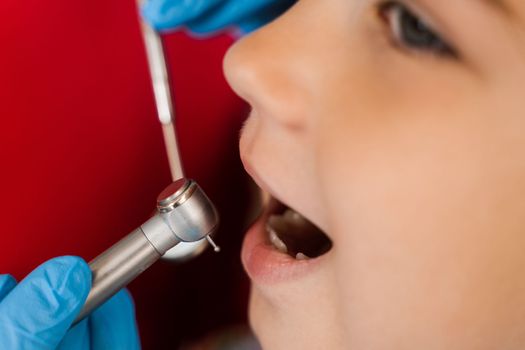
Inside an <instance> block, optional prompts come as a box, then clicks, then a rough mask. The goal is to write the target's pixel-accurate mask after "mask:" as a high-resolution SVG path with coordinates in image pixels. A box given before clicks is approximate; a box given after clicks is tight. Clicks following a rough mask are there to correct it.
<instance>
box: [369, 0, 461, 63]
mask: <svg viewBox="0 0 525 350" xmlns="http://www.w3.org/2000/svg"><path fill="white" fill-rule="evenodd" d="M379 16H380V17H381V19H382V20H383V22H384V23H385V25H386V26H387V27H388V28H389V30H390V33H391V34H390V36H391V39H392V41H393V42H394V44H396V45H397V46H400V47H403V48H406V49H408V50H411V51H417V52H426V53H430V54H434V55H437V56H440V57H452V58H457V56H458V55H457V53H456V50H455V49H454V48H453V47H452V46H451V45H449V44H448V43H447V42H446V41H445V40H444V39H442V38H441V36H440V35H439V34H437V33H435V32H434V30H433V29H432V28H431V27H430V26H429V25H428V24H426V23H425V22H424V21H423V20H422V19H421V18H420V17H418V15H416V14H414V12H412V11H411V10H410V9H409V8H408V7H407V6H405V5H403V4H402V3H401V2H399V1H387V2H384V3H382V4H381V5H380V7H379Z"/></svg>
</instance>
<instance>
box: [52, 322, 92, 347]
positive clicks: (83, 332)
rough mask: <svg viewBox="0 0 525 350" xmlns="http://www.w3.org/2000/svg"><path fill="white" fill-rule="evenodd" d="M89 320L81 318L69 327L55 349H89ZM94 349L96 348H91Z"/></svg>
mask: <svg viewBox="0 0 525 350" xmlns="http://www.w3.org/2000/svg"><path fill="white" fill-rule="evenodd" d="M89 332H90V330H89V320H88V319H87V318H85V319H83V320H82V321H80V322H79V323H77V324H76V325H75V326H74V327H73V328H71V329H69V330H68V331H67V333H66V335H65V337H64V338H63V339H62V341H61V342H60V344H59V345H58V347H57V350H90V349H92V347H91V337H90V335H89ZM93 349H96V348H93Z"/></svg>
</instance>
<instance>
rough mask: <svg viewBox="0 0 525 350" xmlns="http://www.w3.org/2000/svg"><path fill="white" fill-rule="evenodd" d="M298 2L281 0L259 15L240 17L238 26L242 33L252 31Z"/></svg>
mask: <svg viewBox="0 0 525 350" xmlns="http://www.w3.org/2000/svg"><path fill="white" fill-rule="evenodd" d="M296 2H297V1H296V0H284V1H279V2H278V3H276V4H274V6H271V7H269V8H267V9H266V11H264V12H263V13H261V14H260V15H259V16H250V17H246V18H243V19H239V21H238V23H237V27H239V29H240V31H241V33H242V34H248V33H251V32H253V31H254V30H256V29H258V28H260V27H262V26H264V25H266V24H268V23H269V22H271V21H273V20H274V19H275V18H277V17H279V16H280V15H282V14H283V13H284V12H286V10H288V9H289V8H290V7H292V5H293V4H295V3H296Z"/></svg>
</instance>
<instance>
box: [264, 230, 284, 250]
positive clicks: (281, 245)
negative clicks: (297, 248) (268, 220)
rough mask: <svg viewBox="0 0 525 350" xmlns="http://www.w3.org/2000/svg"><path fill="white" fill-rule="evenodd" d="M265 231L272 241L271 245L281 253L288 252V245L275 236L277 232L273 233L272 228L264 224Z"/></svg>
mask: <svg viewBox="0 0 525 350" xmlns="http://www.w3.org/2000/svg"><path fill="white" fill-rule="evenodd" d="M266 231H267V232H268V236H269V237H270V242H272V244H273V246H274V247H275V248H277V250H278V251H280V252H281V253H285V254H286V253H288V247H287V246H286V244H284V242H283V241H282V240H281V239H280V238H279V236H277V233H275V231H274V229H273V228H272V227H271V226H270V225H269V224H266Z"/></svg>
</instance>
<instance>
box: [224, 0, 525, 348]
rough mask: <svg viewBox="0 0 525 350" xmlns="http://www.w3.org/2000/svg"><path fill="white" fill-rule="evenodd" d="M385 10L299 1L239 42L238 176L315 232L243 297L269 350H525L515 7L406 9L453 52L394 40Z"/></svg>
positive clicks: (524, 140)
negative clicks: (325, 239) (312, 244)
mask: <svg viewBox="0 0 525 350" xmlns="http://www.w3.org/2000/svg"><path fill="white" fill-rule="evenodd" d="M379 3H380V2H379V1H374V0H368V1H362V0H301V1H299V2H298V3H297V4H296V5H295V6H294V7H293V8H292V9H291V10H290V11H288V12H287V13H286V14H284V15H283V16H281V17H280V18H278V19H277V20H276V21H274V22H273V23H271V24H270V25H268V26H266V27H264V28H262V29H261V30H259V31H257V32H255V33H253V34H252V35H250V36H248V37H246V38H244V39H243V40H241V41H239V42H238V43H237V44H236V45H234V46H233V47H232V48H231V50H230V51H229V53H228V54H227V57H226V59H225V72H226V76H227V79H228V81H229V83H230V84H231V86H232V87H233V89H234V90H235V91H236V92H237V93H238V94H239V95H240V96H241V97H243V98H245V99H246V100H247V101H248V102H249V103H250V104H251V106H252V107H253V111H252V114H251V116H250V118H249V120H248V121H247V124H246V126H245V128H244V130H243V133H242V137H241V142H240V150H241V156H242V159H243V162H244V163H245V164H246V168H247V170H248V171H249V172H251V173H252V174H254V177H255V174H256V176H257V177H258V179H259V180H258V181H260V182H264V184H265V186H267V187H269V188H271V189H272V191H273V192H274V193H277V194H278V195H279V198H280V199H282V200H283V201H284V202H285V203H287V204H288V205H290V206H291V207H293V208H294V209H296V210H297V211H298V212H300V213H302V214H303V215H304V216H305V217H307V218H309V219H310V220H311V221H312V222H314V223H315V224H317V225H318V226H319V227H320V228H322V229H323V230H324V231H325V232H326V233H327V235H328V236H329V237H330V238H331V239H332V241H333V248H332V250H331V251H330V252H329V253H327V254H326V255H325V256H323V257H322V260H321V261H319V264H318V266H317V267H316V268H315V269H313V270H312V271H310V272H309V273H308V274H306V275H304V276H301V277H299V278H295V279H292V280H290V281H286V282H281V283H275V284H261V285H257V284H254V285H253V290H252V297H251V302H250V320H251V324H252V326H253V328H254V330H255V333H256V334H257V336H258V338H259V340H260V341H261V343H262V345H263V347H264V348H265V349H293V348H297V349H339V348H340V349H523V348H524V346H525V253H524V247H525V230H524V228H525V199H524V198H525V136H524V133H523V130H525V112H524V107H523V100H524V98H525V95H524V94H525V92H524V91H525V90H524V88H523V85H524V84H525V83H524V82H525V32H524V31H523V30H524V28H525V23H524V22H523V18H525V16H523V15H525V3H524V2H523V1H520V0H515V1H513V2H512V3H510V4H509V7H510V9H507V10H501V8H498V7H493V6H490V5H487V4H486V3H485V2H483V1H481V0H463V1H457V0H443V1H431V0H411V1H406V5H407V6H409V8H410V10H411V11H412V12H414V13H416V14H417V15H418V16H420V17H423V18H424V19H425V20H426V22H427V23H431V24H432V28H433V29H434V30H435V31H437V33H438V34H439V35H440V36H441V37H442V38H445V40H446V41H447V43H449V44H450V45H452V46H453V47H454V48H455V49H456V50H457V52H458V57H456V58H453V57H443V56H440V55H437V54H432V53H428V52H422V51H418V50H412V49H411V48H407V47H403V46H402V45H399V43H396V42H393V40H392V33H391V30H390V27H389V26H388V24H386V23H385V21H384V20H382V19H381V18H380V16H378V13H377V12H378V11H377V7H378V4H379Z"/></svg>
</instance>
